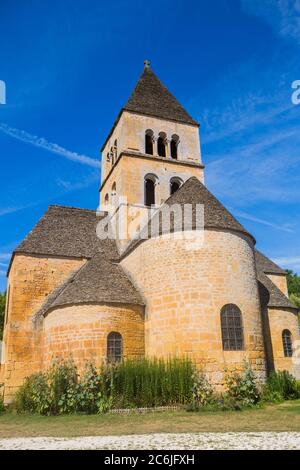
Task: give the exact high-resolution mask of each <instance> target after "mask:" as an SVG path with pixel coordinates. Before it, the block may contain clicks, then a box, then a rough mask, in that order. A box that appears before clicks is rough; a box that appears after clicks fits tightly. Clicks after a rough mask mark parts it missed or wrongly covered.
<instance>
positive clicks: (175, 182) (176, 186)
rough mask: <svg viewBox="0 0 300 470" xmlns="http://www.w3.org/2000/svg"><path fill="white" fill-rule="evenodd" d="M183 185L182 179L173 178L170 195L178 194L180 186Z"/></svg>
mask: <svg viewBox="0 0 300 470" xmlns="http://www.w3.org/2000/svg"><path fill="white" fill-rule="evenodd" d="M181 185H182V181H181V179H180V178H172V179H171V181H170V194H171V195H172V194H174V193H176V191H178V189H179V188H180V186H181Z"/></svg>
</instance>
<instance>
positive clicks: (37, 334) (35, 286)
mask: <svg viewBox="0 0 300 470" xmlns="http://www.w3.org/2000/svg"><path fill="white" fill-rule="evenodd" d="M84 262H85V261H84V260H79V259H61V258H43V257H39V256H25V255H18V254H17V255H16V256H15V258H14V261H13V264H12V267H11V270H10V275H9V282H8V284H9V288H10V296H9V297H10V298H9V306H8V312H7V318H6V320H5V321H6V324H5V330H4V338H3V339H4V344H5V351H4V360H5V363H4V364H3V365H2V367H1V369H3V371H2V377H3V378H4V380H5V400H6V401H10V399H11V397H12V395H13V394H14V392H15V390H16V389H17V387H18V386H19V385H20V384H21V383H22V382H23V380H24V378H25V377H26V376H28V375H30V374H32V373H33V372H36V371H37V370H39V369H40V368H41V367H42V362H41V359H42V351H41V344H42V337H41V331H40V330H39V329H38V328H36V327H34V324H33V322H32V318H33V316H34V314H35V312H36V311H37V310H38V309H39V308H40V307H41V305H42V304H43V302H44V301H45V299H46V297H47V296H48V294H50V293H51V292H52V291H53V290H54V289H55V288H56V287H57V286H59V285H60V284H61V283H62V282H63V281H64V280H65V279H67V278H68V277H69V276H70V274H71V273H72V272H74V271H75V270H77V269H79V268H80V266H81V265H82V264H83V263H84Z"/></svg>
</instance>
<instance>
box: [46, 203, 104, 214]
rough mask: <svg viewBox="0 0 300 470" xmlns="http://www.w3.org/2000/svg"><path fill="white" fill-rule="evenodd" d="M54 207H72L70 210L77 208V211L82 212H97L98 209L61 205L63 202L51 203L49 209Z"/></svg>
mask: <svg viewBox="0 0 300 470" xmlns="http://www.w3.org/2000/svg"><path fill="white" fill-rule="evenodd" d="M50 208H51V209H52V208H55V209H70V210H75V211H80V212H93V213H95V214H96V213H97V209H85V208H80V207H74V206H64V205H61V204H50V205H49V206H48V209H50Z"/></svg>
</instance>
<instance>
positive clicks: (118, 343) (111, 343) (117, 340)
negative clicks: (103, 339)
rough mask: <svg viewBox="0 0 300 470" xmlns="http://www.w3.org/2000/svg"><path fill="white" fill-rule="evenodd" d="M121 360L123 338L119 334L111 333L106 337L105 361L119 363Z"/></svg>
mask: <svg viewBox="0 0 300 470" xmlns="http://www.w3.org/2000/svg"><path fill="white" fill-rule="evenodd" d="M122 359H123V338H122V335H121V334H120V333H117V332H115V331H112V332H111V333H109V335H108V336H107V361H108V362H120V361H122Z"/></svg>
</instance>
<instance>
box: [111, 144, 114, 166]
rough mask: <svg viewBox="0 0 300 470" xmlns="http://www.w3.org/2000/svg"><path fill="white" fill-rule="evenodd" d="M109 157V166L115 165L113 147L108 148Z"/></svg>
mask: <svg viewBox="0 0 300 470" xmlns="http://www.w3.org/2000/svg"><path fill="white" fill-rule="evenodd" d="M110 157H111V164H112V165H114V164H115V153H114V149H113V147H111V148H110Z"/></svg>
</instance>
